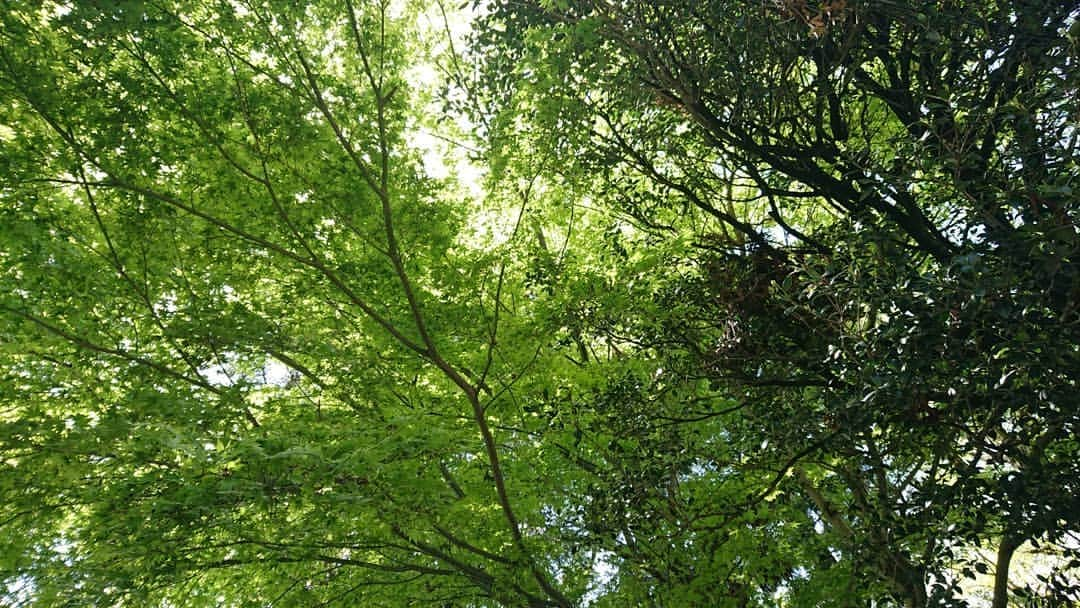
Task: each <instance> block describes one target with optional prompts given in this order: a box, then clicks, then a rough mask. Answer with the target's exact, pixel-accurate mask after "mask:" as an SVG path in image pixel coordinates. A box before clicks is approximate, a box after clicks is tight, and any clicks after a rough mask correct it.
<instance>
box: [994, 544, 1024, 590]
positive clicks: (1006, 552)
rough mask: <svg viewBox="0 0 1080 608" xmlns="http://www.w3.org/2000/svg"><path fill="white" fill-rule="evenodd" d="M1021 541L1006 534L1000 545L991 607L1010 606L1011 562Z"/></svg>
mask: <svg viewBox="0 0 1080 608" xmlns="http://www.w3.org/2000/svg"><path fill="white" fill-rule="evenodd" d="M1020 544H1021V541H1020V540H1019V539H1017V538H1015V537H1013V536H1009V535H1005V537H1004V538H1002V539H1001V544H1000V545H999V546H998V555H997V564H996V565H995V567H994V600H993V603H991V604H990V608H1008V605H1009V564H1010V563H1012V557H1013V553H1015V552H1016V549H1017V548H1018V547H1019V546H1020Z"/></svg>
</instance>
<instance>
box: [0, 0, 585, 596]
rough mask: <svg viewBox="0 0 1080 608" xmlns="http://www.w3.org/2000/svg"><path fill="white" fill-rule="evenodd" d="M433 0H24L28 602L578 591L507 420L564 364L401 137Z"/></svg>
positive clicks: (9, 108) (508, 269) (12, 552)
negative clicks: (524, 322)
mask: <svg viewBox="0 0 1080 608" xmlns="http://www.w3.org/2000/svg"><path fill="white" fill-rule="evenodd" d="M417 10H418V9H415V8H412V7H408V6H404V5H402V4H398V3H389V2H366V3H357V2H352V1H351V0H345V1H344V2H320V3H313V4H310V5H305V6H299V5H297V4H296V3H289V2H155V3H142V2H115V3H103V4H101V5H90V4H85V3H76V4H74V5H71V4H58V3H52V2H16V3H8V5H7V7H6V8H5V10H4V12H3V17H2V19H3V30H2V36H3V38H2V40H3V46H2V52H0V66H2V67H0V91H2V93H0V95H2V97H0V99H2V101H0V107H2V117H0V122H2V123H3V125H4V130H3V140H4V141H3V146H4V154H3V158H4V167H3V175H4V183H3V189H2V191H0V197H2V200H3V210H2V216H0V217H2V222H3V229H2V230H3V235H4V244H3V248H2V251H3V253H2V254H0V255H2V256H3V260H4V278H3V281H2V286H3V291H2V294H0V319H2V323H3V332H2V333H3V336H4V348H3V355H2V356H3V358H4V365H3V369H4V372H3V380H2V385H0V386H3V389H2V390H0V395H2V399H3V402H4V404H3V412H4V414H3V418H2V424H3V426H2V431H0V437H2V439H0V451H2V453H3V462H4V464H3V466H4V474H3V478H2V479H3V485H2V490H0V491H2V492H3V500H2V501H0V502H2V503H3V507H0V509H2V514H0V520H2V521H3V522H4V525H3V532H2V536H0V538H2V543H3V550H2V551H0V554H2V555H3V556H4V557H3V561H2V562H0V563H2V566H3V567H2V571H3V572H4V577H5V580H4V585H5V587H6V592H5V600H4V601H5V602H7V601H9V600H11V601H16V602H18V601H22V602H24V603H29V604H32V605H42V606H45V605H48V606H55V605H119V604H125V605H133V604H139V605H190V606H201V605H207V604H209V603H214V604H220V605H236V606H241V605H243V606H247V605H251V606H256V605H257V606H265V605H268V603H272V604H273V605H275V606H277V605H304V606H310V605H325V604H338V605H342V604H345V605H351V604H352V603H353V602H354V601H356V599H355V597H356V595H357V594H360V595H361V596H362V597H363V601H364V602H365V603H366V604H367V603H370V604H371V605H414V604H416V603H417V602H422V603H424V604H425V605H428V604H431V603H439V602H442V603H444V604H446V605H463V604H468V605H490V604H493V603H500V604H506V605H529V606H569V605H571V604H573V603H576V601H577V599H578V598H580V596H581V594H582V593H584V590H585V587H584V582H583V580H581V579H580V577H578V578H575V577H577V576H578V575H577V572H579V571H582V570H584V571H588V569H589V566H588V563H589V561H588V560H589V555H588V554H586V553H583V554H581V555H578V554H577V553H576V552H574V553H571V552H570V551H569V549H568V548H567V547H565V546H563V545H560V544H558V543H556V542H554V540H553V539H552V538H550V536H549V534H548V532H547V529H546V518H547V515H546V514H545V511H544V508H545V507H546V506H547V505H550V504H554V503H556V502H557V501H558V500H559V496H560V493H561V490H560V488H561V485H560V484H561V481H562V480H561V477H560V472H559V471H558V470H556V469H553V468H552V467H548V466H539V467H534V466H532V464H531V463H533V462H535V461H539V460H542V459H543V446H540V445H538V444H537V443H536V442H534V441H531V440H530V439H529V435H528V434H527V433H524V432H522V431H518V430H507V431H502V430H500V429H499V426H500V425H505V426H506V427H508V428H510V429H514V422H515V421H516V420H517V419H518V418H520V417H521V415H520V414H519V413H516V411H515V406H514V404H513V395H514V394H515V391H516V390H519V388H518V387H519V386H527V385H528V384H529V383H530V382H531V383H535V382H537V380H536V379H533V376H531V374H532V373H533V370H534V369H535V368H536V365H537V359H540V360H541V361H542V360H543V358H544V357H545V356H546V355H544V354H543V353H539V352H538V351H537V350H536V349H535V348H534V345H533V344H530V343H528V342H526V341H524V340H522V339H521V337H520V336H515V332H520V331H524V330H523V329H522V328H521V327H519V326H520V325H521V323H520V322H518V321H515V320H514V319H513V317H514V316H515V314H516V313H518V312H519V311H520V310H521V306H520V305H519V304H517V303H515V302H517V301H519V300H520V299H521V298H522V295H521V290H522V284H521V281H520V280H519V279H518V278H517V275H515V274H514V273H515V272H516V271H515V270H514V268H513V266H514V264H515V262H514V260H513V258H512V257H511V256H509V255H508V254H507V246H502V247H500V246H497V245H498V244H497V243H496V244H495V245H493V246H492V248H491V249H489V250H485V249H484V248H483V247H482V246H481V245H482V243H475V242H474V243H470V241H469V239H470V236H469V235H468V234H467V233H463V232H462V231H461V228H462V226H463V224H464V222H465V219H466V215H467V214H468V213H469V209H467V208H466V207H465V206H464V204H462V203H461V202H460V201H455V200H453V199H452V198H451V197H452V196H453V195H454V194H453V193H454V189H453V187H452V186H453V185H452V184H449V183H442V182H440V181H439V180H436V179H433V178H431V177H429V176H427V175H426V174H425V172H424V170H423V168H422V163H421V158H420V152H419V151H418V150H416V149H415V148H414V147H412V146H411V145H410V141H409V140H410V138H411V137H414V136H415V133H416V132H417V129H418V125H422V124H430V123H431V121H429V120H428V117H426V116H425V115H424V114H423V111H424V104H423V103H422V100H423V99H424V97H423V95H424V94H426V93H425V92H424V91H418V90H414V89H413V87H412V86H411V85H410V84H409V82H408V81H407V78H406V72H407V70H409V69H411V67H412V66H413V65H414V64H415V62H416V60H417V58H418V57H419V53H420V52H421V50H422V47H421V46H420V44H421V42H422V41H421V40H420V39H419V38H418V35H419V34H418V32H417V31H416V30H415V29H414V28H410V27H409V24H410V23H411V22H412V20H413V19H416V18H418V14H419V13H417ZM414 103H415V104H416V105H413V104H414ZM493 200H494V199H493ZM509 453H513V454H514V455H513V457H508V456H507V455H508V454H509Z"/></svg>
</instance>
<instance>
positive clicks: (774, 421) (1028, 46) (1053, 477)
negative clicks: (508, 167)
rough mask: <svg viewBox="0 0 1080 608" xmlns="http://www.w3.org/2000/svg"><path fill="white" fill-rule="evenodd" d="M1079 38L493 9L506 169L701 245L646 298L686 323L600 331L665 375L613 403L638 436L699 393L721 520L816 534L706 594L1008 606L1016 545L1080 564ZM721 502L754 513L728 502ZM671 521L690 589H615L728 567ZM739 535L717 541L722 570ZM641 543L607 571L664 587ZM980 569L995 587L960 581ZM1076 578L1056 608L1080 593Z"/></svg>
mask: <svg viewBox="0 0 1080 608" xmlns="http://www.w3.org/2000/svg"><path fill="white" fill-rule="evenodd" d="M1077 16H1078V8H1077V7H1076V5H1075V4H1072V3H1061V2H1037V1H1036V2H998V3H987V2H959V3H955V2H954V3H929V4H927V3H906V2H899V3H897V2H890V3H862V2H843V1H839V2H833V1H830V2H825V3H822V4H821V5H820V6H816V5H811V4H809V3H805V2H787V1H779V2H764V3H752V4H743V5H735V4H732V3H728V2H705V3H701V2H693V3H691V2H662V3H656V2H627V3H610V2H592V1H582V2H532V3H530V2H525V3H522V2H505V3H504V2H494V3H492V4H491V6H490V7H489V10H488V13H487V16H486V18H485V19H486V21H485V24H486V27H484V28H482V29H481V30H479V33H478V34H477V37H476V41H477V47H478V48H480V49H482V51H481V53H480V58H481V59H483V60H484V61H485V63H484V64H483V65H484V66H485V67H484V69H483V70H481V71H480V72H479V73H478V74H477V75H476V76H475V79H476V80H477V82H479V83H482V84H483V85H484V87H485V89H486V90H487V91H489V93H488V95H489V96H490V98H492V99H496V100H498V99H502V100H509V102H504V103H503V104H502V105H503V107H504V108H506V109H505V110H504V112H505V114H504V115H503V116H505V118H498V117H497V118H496V119H492V120H489V121H488V122H489V123H490V124H491V125H492V128H491V130H490V133H489V136H490V138H491V141H492V142H493V150H495V152H496V153H497V154H503V155H507V156H510V157H513V156H514V155H517V154H520V152H519V150H520V149H521V147H522V146H521V143H520V142H521V140H522V139H523V138H525V139H528V140H529V141H531V142H532V150H533V152H532V153H533V154H536V155H539V156H541V157H559V158H563V159H567V160H565V161H564V164H563V167H564V169H563V175H564V176H565V179H567V180H568V181H570V180H580V179H581V178H580V176H581V175H583V174H584V175H589V176H592V180H591V182H590V183H591V184H592V191H593V192H594V193H595V194H594V196H597V197H604V199H605V200H607V201H609V203H608V205H609V206H610V207H614V208H621V209H622V210H623V211H624V213H626V214H628V215H629V216H631V217H633V218H635V220H636V222H637V224H638V226H639V229H640V230H642V231H644V232H646V233H649V234H652V235H654V238H658V239H665V238H672V235H686V234H688V233H689V234H691V235H694V236H693V238H696V240H697V243H696V245H697V248H698V252H697V253H696V254H689V255H688V256H687V258H688V259H684V260H683V261H682V264H684V265H693V266H694V267H696V272H684V273H680V274H677V275H675V276H673V277H672V278H671V279H670V281H668V287H667V288H666V291H665V292H661V293H660V294H658V295H657V299H659V300H661V301H662V302H663V306H662V307H661V308H667V309H670V310H675V311H677V312H676V314H674V315H672V316H671V317H666V318H664V320H663V324H662V325H661V327H659V328H658V327H656V323H655V322H654V321H653V320H652V319H650V318H647V317H645V316H644V315H643V316H642V317H639V318H636V319H633V320H632V321H631V322H630V323H626V322H625V320H624V321H623V322H622V323H621V324H620V325H619V326H616V327H613V326H612V324H611V323H610V319H607V318H605V319H602V320H599V321H596V322H593V323H592V324H591V325H590V327H589V329H588V331H587V332H586V333H587V334H588V335H592V336H594V339H604V338H605V337H608V338H610V337H613V336H627V335H630V336H633V337H634V338H635V339H636V340H637V342H638V343H639V344H645V345H647V346H649V347H651V348H653V349H654V350H655V351H656V352H657V353H658V355H657V356H660V357H664V358H665V359H666V360H667V363H666V365H665V366H664V369H665V370H667V371H666V372H665V376H666V377H664V378H662V379H660V380H655V381H649V379H644V380H643V381H641V382H640V383H639V384H637V385H636V391H637V396H636V397H635V398H634V399H630V400H629V403H630V404H633V403H640V404H641V405H640V406H634V405H626V406H624V407H626V408H630V409H632V408H634V407H644V404H646V403H648V404H649V408H650V410H649V411H648V412H643V413H642V414H641V416H643V420H644V422H643V423H642V424H643V426H644V428H639V429H638V432H648V430H649V429H651V428H655V427H656V426H658V425H664V424H665V423H664V421H665V420H671V419H672V418H671V417H672V416H673V415H674V414H672V413H671V412H670V411H669V410H663V409H661V410H660V411H657V410H655V409H652V408H653V407H654V402H655V401H656V400H657V399H658V398H659V396H660V395H663V394H664V393H667V392H670V391H671V390H672V388H671V386H672V384H673V383H678V382H682V383H684V384H692V383H700V382H702V381H707V382H708V383H709V384H710V386H712V387H714V388H716V389H717V390H721V391H724V392H727V393H728V394H730V395H732V396H733V397H736V398H739V399H740V401H741V407H738V408H731V409H726V408H720V409H712V410H708V409H707V410H705V411H697V412H694V411H692V410H691V411H687V410H688V409H690V408H687V405H686V401H685V400H676V401H675V402H674V403H673V404H672V405H670V406H669V407H671V408H674V409H675V410H676V411H680V410H681V411H683V412H684V413H683V414H682V415H681V416H680V417H678V418H677V419H678V420H680V421H682V422H685V423H687V426H689V427H692V428H695V429H700V428H701V421H702V420H703V419H706V418H709V419H712V420H715V419H722V420H724V423H723V424H721V425H720V427H719V429H718V430H716V431H714V432H715V433H718V436H720V437H723V438H724V440H725V443H726V445H727V446H728V447H727V449H728V450H732V449H734V450H735V452H734V453H727V452H725V451H722V452H721V455H719V456H715V455H712V454H709V453H707V452H701V453H699V454H698V455H697V456H698V458H699V460H698V461H697V463H698V466H699V468H700V467H703V466H706V465H708V466H707V467H706V469H707V470H708V469H710V468H711V471H712V473H713V474H714V475H716V476H717V477H718V478H719V479H717V480H714V483H713V484H712V485H710V491H711V492H712V493H713V498H712V501H714V503H715V502H719V503H720V504H721V505H724V508H723V509H721V512H724V511H732V512H735V513H740V512H741V513H743V514H744V515H745V513H746V512H747V511H748V510H749V509H751V508H753V507H754V506H758V507H761V506H764V507H765V509H766V515H765V516H763V518H762V520H763V521H766V522H771V523H772V524H773V525H778V524H782V523H787V524H789V525H792V526H795V527H798V525H799V523H798V522H799V521H800V517H799V516H798V515H797V512H798V511H799V510H800V509H806V510H808V511H809V512H810V515H811V517H812V518H813V519H815V520H816V521H817V522H818V523H817V525H818V526H819V527H820V528H821V530H819V531H817V533H811V534H809V536H810V537H812V538H813V537H816V538H817V539H818V540H817V542H818V543H820V544H819V545H818V546H819V547H821V548H822V549H823V550H822V551H819V552H818V553H817V557H810V556H806V555H802V556H798V558H797V559H794V560H792V559H791V558H790V557H789V555H790V553H787V554H785V552H784V551H783V547H784V543H779V544H776V545H774V546H773V547H772V548H770V550H769V551H766V552H765V553H764V556H763V557H762V559H764V560H765V561H766V562H767V563H770V562H769V559H771V560H773V562H771V563H775V560H777V558H783V559H780V562H781V563H780V564H779V568H778V569H775V570H774V569H766V570H767V572H766V573H765V574H755V575H747V574H746V573H745V571H744V570H743V568H741V567H739V568H735V570H734V571H733V572H732V576H734V577H735V579H732V577H730V576H729V577H728V578H727V579H725V580H729V581H730V580H738V576H742V577H743V580H742V581H741V582H740V584H739V585H738V586H737V588H735V589H730V588H729V589H723V588H720V589H717V588H716V587H715V586H714V587H713V590H714V591H715V592H716V593H717V594H719V595H725V594H726V595H729V596H730V598H729V601H731V602H733V604H734V605H746V604H747V603H748V602H753V601H758V602H760V601H763V600H762V599H761V598H762V597H763V596H762V593H764V592H767V591H769V590H771V589H775V588H776V585H777V584H783V585H785V586H787V588H788V590H796V591H800V592H801V591H804V590H807V591H808V590H809V589H808V588H812V587H820V586H823V585H833V584H835V581H836V580H837V579H836V578H835V577H836V569H837V568H842V569H843V570H842V572H843V574H842V577H845V578H849V579H850V578H857V579H859V580H861V581H865V582H873V583H874V584H871V585H867V586H865V587H863V588H862V589H860V590H849V591H848V592H847V593H846V596H845V597H839V598H837V597H835V596H836V595H839V594H837V593H835V592H834V593H833V595H834V597H833V599H832V601H835V602H839V603H844V602H845V601H848V600H849V599H850V601H852V602H857V601H859V600H860V598H876V599H879V600H880V599H882V597H883V596H885V597H891V598H893V599H894V600H895V601H897V602H900V603H903V604H905V605H909V606H924V605H929V604H931V603H942V602H953V603H959V602H962V599H961V598H960V597H959V595H961V594H962V591H961V588H960V586H959V585H960V582H959V581H960V579H961V578H962V577H963V576H972V577H973V576H975V570H972V568H975V569H976V570H978V571H980V572H989V571H993V572H994V576H995V582H994V594H993V600H992V601H993V604H994V605H995V606H1005V605H1006V603H1007V602H1008V597H1009V593H1010V588H1009V581H1010V578H1009V564H1010V560H1011V557H1012V555H1013V553H1014V552H1015V551H1016V550H1017V548H1018V547H1020V546H1021V545H1023V544H1024V543H1026V542H1029V541H1031V542H1032V543H1033V544H1035V543H1042V542H1046V541H1048V542H1050V543H1052V544H1057V545H1058V551H1060V552H1061V554H1063V555H1065V561H1066V562H1068V561H1069V560H1070V559H1073V560H1074V559H1075V551H1074V549H1073V548H1072V547H1073V546H1074V543H1075V541H1070V540H1068V538H1069V537H1070V536H1071V535H1073V534H1075V530H1076V528H1077V522H1076V520H1075V516H1074V515H1073V514H1074V513H1075V512H1076V504H1075V499H1074V498H1072V496H1074V495H1075V489H1076V488H1075V479H1076V478H1077V470H1076V469H1075V466H1074V464H1073V463H1075V461H1076V460H1075V454H1076V449H1077V443H1076V440H1075V435H1076V432H1075V431H1076V424H1077V411H1078V410H1077V403H1076V401H1075V397H1074V395H1075V387H1076V382H1077V377H1076V372H1077V370H1078V369H1080V367H1078V363H1080V362H1078V361H1077V358H1076V357H1077V347H1076V344H1077V343H1078V340H1077V338H1078V336H1077V335H1076V333H1075V332H1076V329H1077V322H1078V318H1077V316H1076V315H1077V309H1076V306H1075V304H1074V302H1075V300H1076V295H1077V291H1076V279H1077V274H1076V273H1077V267H1076V263H1075V257H1076V254H1077V244H1078V240H1077V231H1076V212H1077V205H1076V200H1077V199H1076V196H1075V194H1074V191H1073V185H1074V183H1075V180H1076V178H1077V172H1078V168H1077V164H1076V154H1075V150H1076V141H1077V140H1076V131H1075V128H1074V122H1075V116H1076V112H1077V110H1078V108H1077V101H1076V100H1077V96H1076V86H1077V77H1078V72H1077V60H1078V56H1077V52H1076V49H1077V46H1076V45H1077V26H1076V25H1075V24H1076V23H1077ZM521 116H525V117H527V120H524V121H523V120H522V119H521V118H520V117H521ZM521 122H525V124H527V125H528V127H527V128H526V129H521V128H519V126H518V125H519V124H520V123H521ZM526 162H528V163H531V164H536V162H537V161H535V160H534V159H532V158H529V159H528V160H526ZM676 238H679V237H676ZM681 238H685V236H683V237H681ZM676 267H677V266H676ZM628 325H629V327H627V326H628ZM732 410H735V411H732ZM731 446H740V447H736V448H733V447H731ZM669 449H670V450H672V451H673V452H674V451H677V450H679V449H681V448H679V447H671V448H669ZM641 466H646V465H641ZM762 470H764V471H771V472H773V475H772V476H769V475H766V476H762V475H761V471H762ZM632 474H634V475H636V474H640V471H638V470H635V471H634V472H633V473H632ZM725 478H729V479H725ZM728 482H730V483H731V484H734V485H735V486H736V487H737V488H738V487H739V484H743V485H744V486H748V487H745V488H743V489H740V490H736V491H734V492H733V493H731V494H730V495H728V494H726V493H722V492H717V490H718V489H719V488H722V487H724V484H725V483H728ZM617 483H620V484H622V485H624V486H625V485H632V484H633V480H632V478H631V473H627V474H625V475H623V476H621V477H620V478H619V481H618V482H617ZM658 491H659V490H658ZM777 492H780V493H782V494H786V495H787V496H788V498H786V499H785V501H784V503H785V504H782V505H777V502H778V501H776V500H771V501H770V500H769V498H770V497H773V496H775V494H776V493H777ZM718 496H719V497H720V498H717V497H718ZM666 499H667V500H669V501H671V502H672V503H674V504H677V505H678V506H679V507H680V508H682V509H684V510H688V511H689V512H691V513H695V514H699V515H694V516H692V517H691V518H690V521H691V525H687V524H686V523H685V522H680V523H679V525H678V531H679V532H680V533H677V534H676V533H670V534H666V535H665V534H661V535H660V537H659V538H660V540H659V543H660V544H661V545H664V546H666V547H667V548H668V550H670V551H682V550H684V549H683V548H684V547H687V546H690V547H694V548H695V549H692V550H691V551H697V553H694V555H695V557H692V558H689V559H688V560H687V562H686V564H684V565H682V566H681V568H680V572H681V573H682V576H681V577H672V576H670V575H669V573H665V572H658V571H650V570H649V569H647V568H645V567H644V566H643V567H642V570H640V571H633V570H631V569H629V568H628V569H626V570H620V571H619V575H620V577H622V578H621V579H620V581H621V582H620V584H622V585H625V587H626V588H627V589H631V588H632V587H633V586H634V585H644V586H645V587H646V588H651V589H657V588H661V589H667V591H666V592H665V593H674V591H673V588H677V587H679V586H685V585H686V584H690V581H694V580H697V578H698V572H699V570H698V568H699V567H700V566H701V564H703V563H706V562H707V557H708V555H710V554H715V552H716V551H717V548H716V537H717V534H716V528H717V524H716V523H715V522H714V521H710V520H708V518H704V522H698V521H696V519H697V518H698V517H703V516H702V515H700V514H703V513H707V512H709V508H706V509H701V498H700V497H699V496H696V495H694V494H693V493H684V494H682V495H680V496H675V497H672V496H667V497H666ZM732 499H734V504H728V502H729V501H730V500H732ZM791 500H799V501H801V503H800V504H801V505H802V506H797V507H796V508H795V509H794V511H795V513H792V511H791V508H790V507H789V506H788V504H787V503H788V502H789V501H791ZM769 503H771V504H769ZM739 505H742V506H741V507H740V506H739ZM774 505H776V506H774ZM640 508H641V505H637V504H635V505H630V506H629V507H628V509H629V510H630V511H631V512H633V513H638V512H639V510H640ZM711 508H713V509H714V512H715V509H716V508H717V507H716V506H715V504H713V505H712V507H711ZM744 522H745V520H740V519H738V518H737V517H734V518H732V520H731V521H726V522H724V523H723V524H721V525H720V526H719V527H720V529H721V530H723V531H724V532H723V533H722V534H720V535H719V536H720V540H721V541H722V542H723V545H732V544H735V543H737V540H736V538H735V537H736V536H737V535H738V534H739V533H742V532H743V530H742V529H741V528H740V527H739V526H740V525H742V524H743V523H744ZM695 524H696V525H695ZM803 525H805V523H804V524H803ZM655 529H656V527H655V524H654V523H653V522H646V523H645V524H644V526H643V527H642V528H641V529H640V530H639V533H640V534H645V533H646V530H655ZM803 534H805V533H803ZM725 535H726V536H725ZM630 538H631V536H630V535H629V534H625V533H623V534H621V535H613V537H612V538H611V546H612V547H614V548H613V549H612V550H613V551H616V552H618V553H620V554H622V555H624V556H625V558H626V561H627V562H628V563H638V564H651V563H654V562H655V558H654V555H655V553H654V552H655V551H656V549H655V547H642V546H640V544H635V543H634V542H632V541H631V540H630ZM788 538H791V537H788ZM793 541H794V542H803V541H802V540H801V538H800V537H799V536H798V535H795V536H794V539H793ZM774 542H775V541H774ZM789 542H792V541H789ZM988 543H989V544H992V545H994V546H996V547H997V548H998V550H997V556H996V559H995V560H994V563H992V564H989V565H988V564H985V563H975V564H969V563H965V559H966V558H965V552H966V549H965V547H971V546H973V545H974V546H980V545H985V544H988ZM735 554H736V555H738V556H739V557H741V558H743V559H748V554H747V553H746V552H745V549H740V550H736V551H735ZM766 556H767V557H766ZM1070 563H1071V564H1072V566H1075V564H1076V562H1075V561H1071V562H1070ZM774 572H775V573H776V574H774ZM774 577H775V578H774ZM713 580H715V579H713ZM1064 580H1065V581H1067V582H1064V583H1062V582H1061V581H1058V586H1057V588H1056V590H1055V592H1056V593H1058V594H1061V595H1062V596H1064V597H1069V596H1070V594H1075V593H1076V588H1077V587H1076V585H1077V584H1076V581H1075V579H1067V578H1066V579H1064ZM778 581H779V582H778ZM1070 581H1071V582H1070ZM832 588H833V589H834V590H835V586H833V587H832ZM1017 591H1018V592H1019V593H1028V594H1030V593H1031V592H1032V591H1031V589H1018V590H1017ZM748 592H749V595H750V597H747V593H748ZM794 596H795V597H800V595H799V593H795V594H794ZM807 597H809V598H811V599H808V600H804V601H807V602H808V603H817V602H819V601H821V600H820V599H819V598H814V597H813V596H812V595H811V596H807ZM711 601H712V602H713V603H719V600H718V599H717V598H712V600H711Z"/></svg>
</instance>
